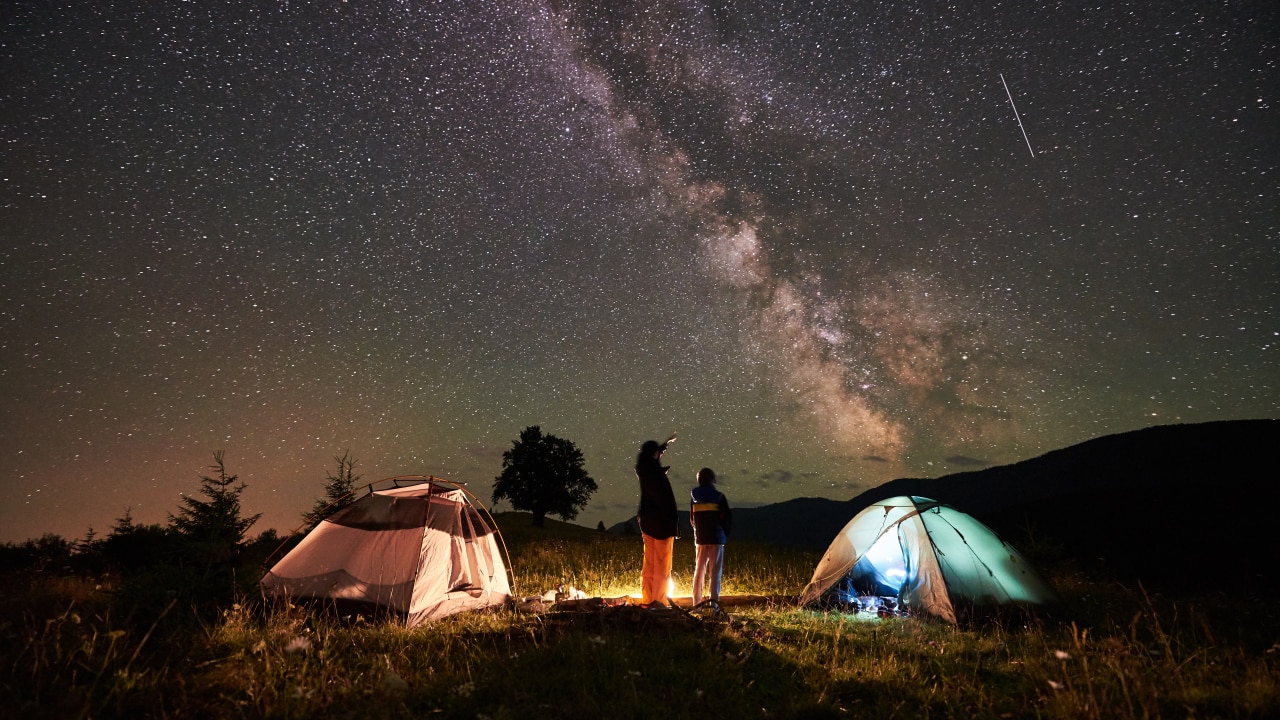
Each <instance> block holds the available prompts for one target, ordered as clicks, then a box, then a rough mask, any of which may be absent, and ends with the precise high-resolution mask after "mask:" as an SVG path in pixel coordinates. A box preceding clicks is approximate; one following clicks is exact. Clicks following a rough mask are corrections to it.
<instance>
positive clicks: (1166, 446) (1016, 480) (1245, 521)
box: [613, 419, 1280, 592]
mask: <svg viewBox="0 0 1280 720" xmlns="http://www.w3.org/2000/svg"><path fill="white" fill-rule="evenodd" d="M1278 450H1280V420H1276V419H1262V420H1229V421H1219V422H1210V423H1199V424H1184V425H1161V426H1154V427H1149V428H1145V429H1142V430H1135V431H1132V432H1126V433H1121V434H1117V435H1108V436H1104V437H1099V438H1095V439H1093V440H1089V441H1086V442H1083V443H1080V444H1078V445H1073V446H1070V447H1067V448H1063V449H1061V450H1054V451H1052V452H1048V453H1046V454H1044V455H1041V456H1039V457H1035V458H1032V459H1029V460H1023V461H1021V462H1017V463H1014V464H1012V465H1002V466H998V467H992V468H987V469H984V470H976V471H967V472H960V473H953V474H950V475H944V476H942V477H938V478H902V479H898V480H891V481H889V482H887V483H884V484H882V485H879V486H877V487H874V488H872V489H870V490H867V491H866V492H863V493H861V494H860V495H858V496H856V497H854V498H852V499H850V500H846V501H840V500H827V499H822V498H797V499H794V500H788V501H785V502H781V503H777V504H773V505H766V506H762V507H757V508H735V509H734V532H733V536H732V538H731V542H734V541H738V542H741V541H754V542H763V543H768V544H775V545H793V546H798V547H805V548H812V549H817V550H822V549H825V548H826V547H827V545H828V544H829V543H830V542H831V540H832V538H833V537H834V536H835V534H836V533H837V532H839V531H840V529H841V528H842V527H844V525H845V523H847V522H848V521H849V520H850V519H851V518H852V517H853V516H854V515H855V514H857V513H858V512H859V511H860V510H862V509H863V508H865V507H867V506H868V505H871V504H873V503H875V502H878V501H880V500H884V499H886V498H890V497H895V496H898V495H919V496H923V497H928V498H932V499H934V500H938V501H940V502H943V503H946V504H948V505H952V506H954V507H956V508H958V509H960V510H963V511H965V512H967V513H969V514H971V515H973V516H974V517H976V518H978V519H979V520H981V521H982V522H984V523H986V524H987V525H989V526H990V527H991V528H992V529H994V530H995V531H996V532H997V533H999V534H1000V535H1001V536H1002V537H1004V538H1005V539H1006V540H1008V541H1009V542H1011V543H1013V544H1014V545H1015V546H1019V547H1024V548H1025V547H1026V546H1028V545H1034V546H1037V547H1040V548H1046V547H1049V548H1053V552H1055V553H1058V554H1060V555H1061V556H1062V557H1064V558H1067V559H1070V560H1072V561H1074V562H1076V563H1078V564H1079V565H1080V566H1081V567H1088V568H1099V567H1101V568H1105V569H1106V570H1107V571H1108V572H1114V573H1115V574H1117V575H1118V576H1121V577H1141V578H1148V579H1152V580H1160V581H1164V582H1174V583H1176V582H1179V581H1181V580H1182V579H1183V578H1185V581H1186V582H1191V583H1204V582H1212V583H1214V584H1217V585H1221V586H1223V587H1230V588H1232V589H1237V590H1239V589H1247V590H1263V591H1268V592H1269V591H1271V590H1274V589H1276V588H1277V587H1278V586H1280V582H1277V580H1278V579H1280V578H1278V577H1277V575H1278V573H1277V570H1275V569H1273V567H1272V566H1274V565H1276V563H1277V561H1278V560H1280V541H1278V540H1277V537H1280V522H1278V521H1280V518H1278V517H1277V509H1278V508H1277V502H1276V501H1277V500H1280V489H1278V488H1280V470H1277V464H1278V463H1277V460H1276V455H1277V451H1278ZM629 522H634V520H632V521H629ZM681 522H682V527H685V528H687V527H688V523H687V518H686V517H682V518H681ZM623 525H624V524H621V523H620V524H619V525H616V526H614V528H613V530H615V531H618V530H622V529H623Z"/></svg>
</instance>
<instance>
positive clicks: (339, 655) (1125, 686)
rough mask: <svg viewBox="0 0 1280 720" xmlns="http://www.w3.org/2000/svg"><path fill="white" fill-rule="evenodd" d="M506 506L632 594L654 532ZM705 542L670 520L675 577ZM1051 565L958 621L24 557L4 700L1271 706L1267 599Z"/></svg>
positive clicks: (800, 577)
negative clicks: (556, 600)
mask: <svg viewBox="0 0 1280 720" xmlns="http://www.w3.org/2000/svg"><path fill="white" fill-rule="evenodd" d="M499 522H500V523H501V526H502V527H503V531H504V538H505V540H506V543H507V545H508V547H509V550H510V553H511V558H512V566H513V568H514V579H515V582H516V592H517V594H519V595H521V596H533V595H541V594H542V593H544V592H546V591H548V590H551V589H553V588H555V587H556V586H557V585H560V584H564V585H572V586H573V587H576V588H578V589H580V590H582V591H584V592H586V593H587V594H589V595H592V596H604V597H611V596H619V595H626V594H633V593H637V594H638V582H639V577H638V576H639V568H640V560H641V549H640V540H639V538H627V537H616V536H610V535H606V534H604V533H600V532H597V531H593V530H589V529H586V528H580V527H577V526H572V525H564V524H561V523H556V522H554V521H550V520H548V521H547V525H548V527H546V528H533V527H530V526H529V519H528V516H524V515H514V514H509V515H503V516H499ZM692 559H693V549H692V547H691V546H689V545H687V544H686V545H679V544H678V545H677V562H676V583H677V592H678V593H681V594H687V593H688V592H689V581H690V576H691V570H692ZM817 559H818V556H817V554H814V553H803V552H795V551H784V550H778V549H772V548H764V547H750V546H746V545H742V544H738V545H730V546H729V548H728V554H727V561H726V572H725V587H724V592H725V594H762V595H779V594H781V595H795V594H798V593H799V592H800V590H801V589H802V588H803V586H804V584H805V583H806V582H807V581H808V579H809V576H810V574H811V573H812V571H813V567H814V565H815V564H816V562H817ZM1047 574H1048V575H1049V577H1050V579H1051V581H1052V582H1053V583H1054V584H1055V585H1056V586H1057V588H1058V589H1059V591H1060V592H1061V593H1062V595H1063V597H1064V601H1065V606H1064V607H1063V608H1062V609H1061V610H1059V611H1058V612H1056V613H1054V614H1053V615H1052V616H1041V617H1032V618H1022V619H1020V620H1016V621H1015V620H1012V619H1006V620H1004V621H1003V622H995V621H988V622H982V623H977V624H971V625H967V626H964V627H959V628H957V627H949V626H945V625H941V624H937V623H933V622H927V621H923V620H918V619H914V618H888V619H876V620H864V619H852V618H848V617H844V616H841V615H838V614H824V613H820V612H814V611H808V610H801V609H798V608H796V607H794V606H789V605H786V604H777V605H774V606H756V607H747V608H741V609H737V610H734V611H732V612H731V613H730V614H729V615H728V616H727V617H718V618H710V617H691V616H689V615H687V614H685V613H681V612H677V611H647V610H642V609H639V608H620V609H616V610H610V611H607V612H597V613H568V612H555V611H550V612H543V613H529V612H518V611H514V610H503V611H499V612H492V613H478V614H469V615H464V616H456V617H453V618H448V619H446V620H444V621H441V622H438V623H436V624H433V625H430V626H427V627H420V628H416V629H413V630H408V629H405V628H403V627H400V626H398V625H395V624H394V623H385V622H354V623H352V622H346V623H344V622H340V621H338V620H337V619H336V618H333V617H330V616H327V615H326V614H324V613H317V612H312V611H309V610H306V609H304V608H299V607H267V606H264V605H263V603H262V602H261V601H260V599H259V598H254V597H245V598H243V599H241V601H240V602H237V603H234V604H230V605H227V606H225V607H220V608H218V609H217V610H216V612H213V613H207V612H206V613H204V614H202V615H199V616H195V615H193V613H192V612H190V611H188V610H187V609H185V608H183V607H182V606H181V605H180V604H178V603H176V602H171V603H170V604H160V605H150V606H142V605H139V606H136V607H130V606H128V605H127V604H125V603H122V602H121V597H120V592H119V591H118V588H116V587H114V586H113V584H112V581H110V580H105V581H104V580H102V579H85V578H74V577H62V578H58V577H52V576H42V577H37V578H33V579H21V580H20V579H15V578H10V579H8V582H7V583H6V584H5V585H4V587H6V588H7V590H5V591H3V595H0V603H2V605H0V611H2V614H0V618H2V619H0V677H3V678H4V679H3V681H2V682H3V686H2V687H0V717H23V718H27V717H30V718H40V717H50V718H75V717H83V718H104V717H130V718H145V717H171V718H194V717H199V718H223V717H226V718H256V717H272V718H315V717H339V718H341V717H350V718H382V717H387V718H393V717H394V718H403V717H457V718H491V719H493V720H497V719H498V718H528V717H548V718H550V717H558V718H655V719H659V718H660V719H662V720H669V719H672V718H756V717H759V718H772V717H783V718H789V717H803V718H843V717H863V718H927V717H937V718H1192V717H1194V718H1246V717H1252V718H1265V717H1280V618H1278V617H1277V614H1278V613H1277V611H1276V609H1275V608H1274V606H1273V605H1272V604H1271V603H1268V602H1264V601H1262V600H1259V599H1255V598H1237V597H1228V596H1224V595H1216V594H1212V593H1208V594H1203V593H1202V594H1197V595H1188V596H1185V597H1172V596H1168V595H1160V594H1155V593H1151V592H1146V591H1144V590H1143V588H1142V587H1141V586H1138V585H1127V584H1121V583H1117V582H1107V581H1103V580H1100V579H1093V578H1088V577H1085V576H1084V575H1082V574H1080V573H1078V572H1073V571H1071V570H1070V568H1067V567H1062V568H1049V569H1048V573H1047ZM144 608H145V609H144ZM197 617H198V619H197Z"/></svg>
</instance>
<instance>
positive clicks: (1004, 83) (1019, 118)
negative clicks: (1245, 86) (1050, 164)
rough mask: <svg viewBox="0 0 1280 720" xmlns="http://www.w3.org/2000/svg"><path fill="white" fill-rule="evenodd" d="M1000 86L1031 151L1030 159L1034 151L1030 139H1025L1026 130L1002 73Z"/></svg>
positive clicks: (1024, 138)
mask: <svg viewBox="0 0 1280 720" xmlns="http://www.w3.org/2000/svg"><path fill="white" fill-rule="evenodd" d="M1000 84H1002V85H1004V94H1005V95H1008V96H1009V107H1011V108H1013V117H1014V118H1016V119H1017V121H1018V129H1019V130H1021V131H1022V139H1023V140H1026V141H1027V150H1030V151H1031V157H1035V156H1036V151H1035V150H1031V138H1029V137H1027V129H1026V128H1025V127H1023V126H1022V117H1021V116H1020V115H1018V106H1017V105H1014V104H1013V93H1011V92H1009V83H1007V82H1005V81H1004V73H1000Z"/></svg>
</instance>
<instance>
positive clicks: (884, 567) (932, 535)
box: [800, 496, 1057, 624]
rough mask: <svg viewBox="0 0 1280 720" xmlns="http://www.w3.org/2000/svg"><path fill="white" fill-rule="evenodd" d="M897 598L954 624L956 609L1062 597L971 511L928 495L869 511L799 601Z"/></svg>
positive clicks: (841, 538)
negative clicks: (957, 607) (868, 597)
mask: <svg viewBox="0 0 1280 720" xmlns="http://www.w3.org/2000/svg"><path fill="white" fill-rule="evenodd" d="M867 595H870V596H883V597H890V596H891V597H895V598H896V600H897V602H898V603H899V604H900V606H901V607H903V608H904V609H906V610H907V611H908V612H913V613H921V614H923V615H929V616H933V617H935V618H938V619H940V620H943V621H946V622H949V623H953V624H954V623H955V622H956V606H957V605H967V606H992V605H1003V604H1006V603H1027V604H1032V605H1043V604H1051V603H1054V602H1056V600H1057V595H1056V594H1055V593H1054V591H1053V589H1052V588H1050V587H1049V585H1048V584H1046V583H1045V582H1044V580H1042V579H1041V578H1040V577H1039V575H1037V574H1036V572H1035V570H1034V569H1032V567H1031V565H1030V564H1029V563H1027V561H1026V559H1025V558H1023V557H1022V555H1021V554H1020V553H1019V552H1018V551H1017V550H1015V549H1014V548H1013V546H1011V545H1009V544H1008V543H1007V542H1005V541H1003V540H1001V539H1000V538H999V537H997V536H996V534H995V533H994V532H993V531H992V530H991V529H990V528H988V527H987V526H986V525H983V524H982V523H980V522H978V521H977V520H975V519H974V518H973V517H972V516H970V515H968V514H966V513H963V512H961V511H959V510H956V509H955V508H953V507H950V506H948V505H943V504H941V503H938V502H936V501H933V500H930V499H929V498H923V497H916V496H911V497H906V496H902V497H895V498H889V499H887V500H882V501H880V502H878V503H875V504H873V505H870V506H868V507H866V508H864V509H863V510H862V511H861V512H859V513H858V514H857V515H855V516H854V517H853V519H852V520H850V521H849V523H848V524H847V525H845V526H844V529H843V530H841V531H840V533H839V534H838V535H836V538H835V540H834V541H833V542H832V543H831V547H829V548H828V549H827V552H826V554H825V555H823V557H822V560H821V561H820V562H819V563H818V567H817V569H816V570H814V573H813V579H812V580H810V582H809V584H808V586H806V587H805V589H804V593H803V594H802V595H801V596H800V604H801V605H802V606H803V605H812V604H819V603H823V602H826V603H831V602H836V603H849V602H852V601H855V600H857V598H858V597H859V596H867Z"/></svg>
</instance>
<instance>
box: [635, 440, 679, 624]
mask: <svg viewBox="0 0 1280 720" xmlns="http://www.w3.org/2000/svg"><path fill="white" fill-rule="evenodd" d="M672 440H675V436H674V435H673V436H671V437H670V438H668V439H667V442H664V443H662V444H659V443H658V442H657V441H656V440H646V441H645V443H644V444H643V445H641V446H640V454H639V455H637V456H636V478H637V479H639V481H640V511H639V512H638V513H637V520H638V521H639V523H640V536H641V537H642V538H644V569H643V570H642V571H641V573H640V578H641V596H642V598H643V601H644V603H645V604H652V603H665V602H666V601H667V586H668V584H669V583H670V580H671V550H672V546H673V545H674V544H675V539H676V535H677V534H678V533H679V527H678V525H677V517H676V496H675V493H674V492H672V490H671V481H670V480H668V479H667V470H669V469H670V468H669V467H664V466H663V465H662V462H661V461H662V453H664V452H666V450H667V444H668V443H670V442H671V441H672Z"/></svg>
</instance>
